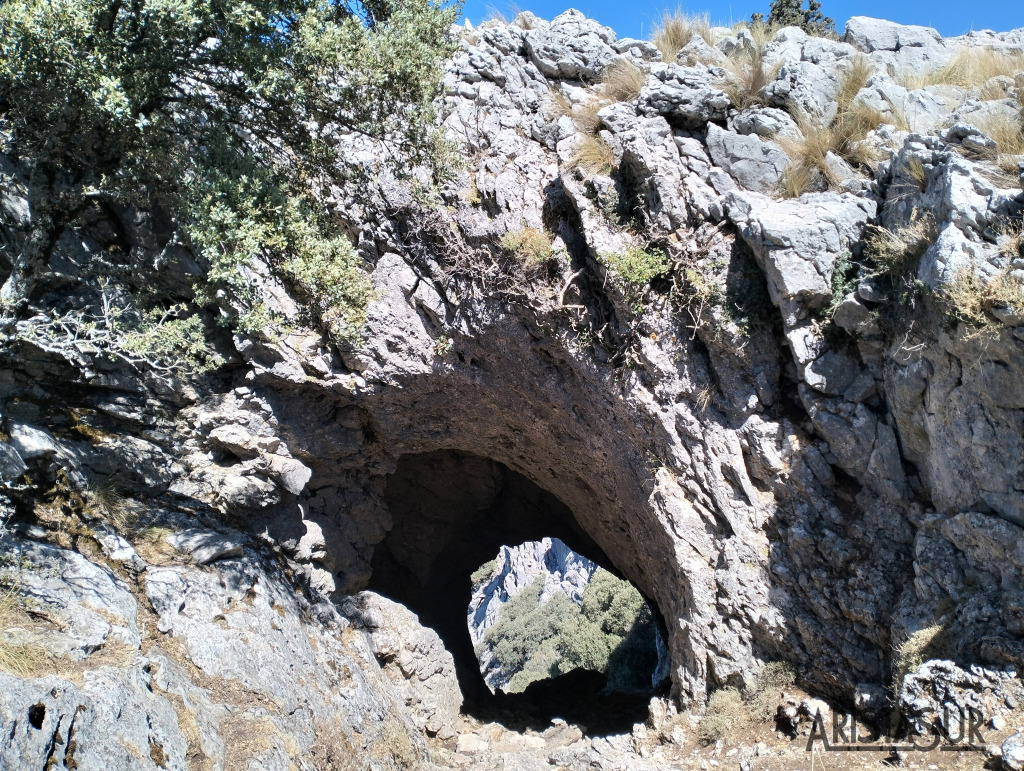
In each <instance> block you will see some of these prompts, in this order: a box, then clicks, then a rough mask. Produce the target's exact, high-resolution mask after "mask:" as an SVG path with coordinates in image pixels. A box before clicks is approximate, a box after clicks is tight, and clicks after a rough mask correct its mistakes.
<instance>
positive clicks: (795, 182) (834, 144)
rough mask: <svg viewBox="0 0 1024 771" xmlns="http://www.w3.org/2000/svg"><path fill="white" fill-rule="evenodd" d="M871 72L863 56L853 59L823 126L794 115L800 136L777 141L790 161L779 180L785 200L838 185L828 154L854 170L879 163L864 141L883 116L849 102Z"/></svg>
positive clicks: (882, 121)
mask: <svg viewBox="0 0 1024 771" xmlns="http://www.w3.org/2000/svg"><path fill="white" fill-rule="evenodd" d="M873 71H874V70H873V68H872V65H871V63H870V62H869V61H868V60H867V59H866V58H865V57H857V58H856V59H855V60H854V61H853V64H852V65H851V67H850V69H848V70H847V71H846V72H845V73H843V76H842V78H841V79H840V81H839V91H838V93H837V95H836V102H837V106H838V109H837V111H836V116H835V117H834V118H833V119H832V122H831V123H829V124H828V125H827V126H826V125H823V124H820V123H815V122H813V121H811V120H809V119H808V118H806V117H804V116H797V125H798V127H799V128H800V133H801V135H802V136H801V137H800V138H797V139H784V140H782V141H780V144H781V145H782V149H783V150H785V151H786V154H787V155H788V156H789V157H790V161H791V163H790V166H789V168H787V169H786V173H785V175H784V176H783V180H782V193H783V195H785V196H786V197H787V198H796V197H799V196H801V195H803V194H804V193H806V192H808V191H809V190H812V189H815V188H818V187H833V188H834V187H837V186H838V185H839V184H840V183H841V182H842V180H841V179H838V178H837V176H836V172H835V170H834V169H833V168H832V166H830V165H829V163H828V156H829V153H831V154H833V155H835V156H838V157H839V158H842V159H843V160H844V161H846V162H847V163H849V164H851V165H853V166H855V167H857V166H872V165H873V164H874V163H876V162H877V161H878V160H879V157H878V154H877V150H876V149H875V148H873V147H871V146H870V145H868V144H866V143H865V142H864V139H865V138H866V137H867V135H868V133H869V132H871V131H873V130H874V129H876V128H878V126H879V125H881V124H882V123H884V122H885V116H884V115H883V114H882V113H881V112H880V111H879V110H876V109H874V108H872V107H868V106H867V105H864V104H862V103H854V101H853V99H854V97H855V96H857V92H859V91H860V90H861V89H862V88H863V87H864V84H865V83H867V80H868V78H870V77H871V75H872V73H873Z"/></svg>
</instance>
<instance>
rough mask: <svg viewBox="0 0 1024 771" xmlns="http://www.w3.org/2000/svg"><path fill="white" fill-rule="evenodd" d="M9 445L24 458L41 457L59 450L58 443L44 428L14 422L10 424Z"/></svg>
mask: <svg viewBox="0 0 1024 771" xmlns="http://www.w3.org/2000/svg"><path fill="white" fill-rule="evenodd" d="M10 434H11V446H12V447H14V449H15V450H17V451H18V454H19V455H21V457H22V458H23V459H25V460H33V459H34V458H41V457H43V456H45V455H53V454H55V453H58V452H60V449H61V448H60V444H58V442H57V440H56V439H54V437H53V434H51V433H50V432H49V431H47V430H46V429H45V428H37V427H35V426H27V425H24V424H22V423H14V424H13V425H12V426H11V430H10Z"/></svg>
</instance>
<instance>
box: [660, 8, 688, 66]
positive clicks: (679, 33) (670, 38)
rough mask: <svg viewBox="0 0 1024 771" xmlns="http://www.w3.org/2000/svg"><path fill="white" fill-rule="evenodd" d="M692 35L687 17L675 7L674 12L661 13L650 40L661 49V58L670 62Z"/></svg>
mask: <svg viewBox="0 0 1024 771" xmlns="http://www.w3.org/2000/svg"><path fill="white" fill-rule="evenodd" d="M693 35H694V30H693V27H692V26H691V24H690V19H689V17H688V16H686V15H685V14H684V13H683V12H682V10H681V9H679V8H677V9H676V11H675V13H669V12H668V11H665V12H664V13H663V14H662V15H661V21H660V22H658V24H657V25H656V26H655V28H654V35H653V36H652V37H651V40H652V42H653V43H654V45H656V46H658V50H659V51H661V60H662V61H664V62H670V63H671V62H674V61H675V60H676V56H677V55H678V54H679V51H680V50H681V49H683V48H684V47H685V46H686V45H687V44H688V43H689V42H690V41H691V40H693Z"/></svg>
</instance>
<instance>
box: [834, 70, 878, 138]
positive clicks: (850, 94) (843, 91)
mask: <svg viewBox="0 0 1024 771" xmlns="http://www.w3.org/2000/svg"><path fill="white" fill-rule="evenodd" d="M874 74H875V67H874V65H873V64H871V61H870V60H869V59H868V58H867V57H866V56H856V57H854V59H853V64H852V65H851V66H850V69H848V70H847V71H846V72H844V73H843V75H842V78H841V79H840V81H839V91H838V92H837V93H836V104H837V105H838V107H839V112H840V113H846V112H848V111H849V110H850V106H851V105H852V104H853V98H854V97H855V96H857V93H858V92H859V91H860V90H861V89H862V88H864V86H866V85H867V82H868V78H870V77H871V76H872V75H874ZM875 125H878V124H875Z"/></svg>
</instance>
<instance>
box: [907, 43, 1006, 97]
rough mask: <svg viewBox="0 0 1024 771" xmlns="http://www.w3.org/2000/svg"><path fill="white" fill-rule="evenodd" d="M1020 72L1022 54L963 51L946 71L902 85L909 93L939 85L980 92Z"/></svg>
mask: <svg viewBox="0 0 1024 771" xmlns="http://www.w3.org/2000/svg"><path fill="white" fill-rule="evenodd" d="M1021 71H1024V53H1021V52H1007V51H996V50H994V49H992V48H962V49H960V51H959V52H958V53H957V54H956V56H954V57H953V59H952V61H950V62H949V64H947V65H946V66H945V67H940V68H939V69H937V70H932V71H931V72H925V73H914V74H907V75H904V76H903V77H902V78H901V85H903V87H904V88H908V89H915V88H924V87H925V86H939V85H949V86H960V87H961V88H980V87H981V86H983V85H985V83H987V82H988V81H989V80H991V79H992V78H994V77H996V76H998V75H1006V76H1009V77H1013V75H1014V74H1015V73H1017V72H1021Z"/></svg>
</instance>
